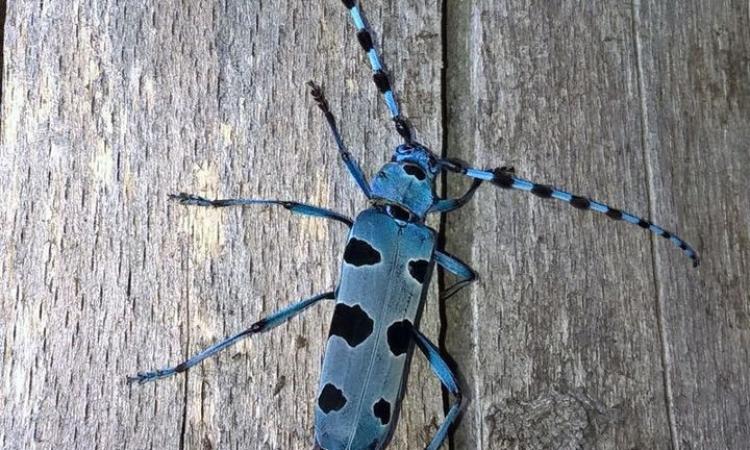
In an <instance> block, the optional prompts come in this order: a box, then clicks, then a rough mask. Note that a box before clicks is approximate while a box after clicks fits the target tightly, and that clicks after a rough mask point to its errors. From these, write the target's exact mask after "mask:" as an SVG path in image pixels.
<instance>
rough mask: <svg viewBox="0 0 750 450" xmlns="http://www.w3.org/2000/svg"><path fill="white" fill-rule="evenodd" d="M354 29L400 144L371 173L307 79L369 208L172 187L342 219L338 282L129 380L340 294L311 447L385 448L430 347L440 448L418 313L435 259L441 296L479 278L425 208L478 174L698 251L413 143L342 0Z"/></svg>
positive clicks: (434, 355) (594, 205)
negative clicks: (439, 184) (440, 239)
mask: <svg viewBox="0 0 750 450" xmlns="http://www.w3.org/2000/svg"><path fill="white" fill-rule="evenodd" d="M343 3H344V6H345V7H346V8H347V9H348V10H349V13H350V15H351V18H352V20H353V22H354V26H355V27H356V29H357V39H358V41H359V43H360V45H361V46H362V48H363V50H364V51H365V53H366V54H367V57H368V59H369V62H370V65H371V67H372V70H373V81H374V82H375V85H376V86H377V88H378V90H379V91H380V93H381V94H382V96H383V98H384V100H385V103H386V105H387V107H388V110H389V113H390V116H391V119H392V120H393V123H394V125H395V129H396V131H397V132H398V134H399V135H400V136H401V138H403V141H404V142H403V144H401V145H399V146H398V147H396V149H395V151H394V152H393V156H392V158H391V161H390V162H388V163H387V164H385V165H384V166H383V167H382V168H381V169H380V170H379V171H378V173H377V174H376V175H375V177H374V178H373V180H372V181H371V182H368V180H367V177H366V176H365V174H364V172H363V171H362V169H361V168H360V166H359V164H358V163H357V161H356V160H355V159H354V158H353V156H352V155H351V153H349V151H348V150H347V148H346V146H345V144H344V142H343V140H342V138H341V135H340V133H339V130H338V127H337V125H336V120H335V118H334V116H333V114H332V113H331V111H330V108H329V105H328V102H327V100H326V98H325V96H324V94H323V91H322V89H321V88H320V87H319V86H317V85H315V84H314V83H312V82H310V83H309V85H310V88H311V90H310V94H311V95H312V97H313V99H314V100H315V102H316V104H317V106H318V107H319V108H320V110H321V111H322V112H323V115H324V117H325V119H326V121H327V123H328V126H329V128H330V131H331V133H332V135H333V139H334V141H335V143H336V146H337V148H338V151H339V155H340V156H341V159H342V160H343V162H344V164H345V165H346V167H347V169H348V171H349V173H350V174H351V176H352V178H354V181H355V182H356V184H357V185H358V186H359V188H360V190H361V191H362V193H363V194H364V195H365V196H366V197H367V199H368V201H369V203H370V206H369V207H368V208H367V209H365V210H364V211H362V212H361V213H359V215H358V216H357V217H356V219H355V220H354V221H352V220H351V219H349V218H348V217H346V216H344V215H342V214H339V213H337V212H334V211H330V210H327V209H324V208H320V207H317V206H312V205H307V204H303V203H297V202H292V201H282V200H258V199H221V200H209V199H206V198H203V197H199V196H196V195H191V194H185V193H180V194H176V195H170V198H171V199H172V200H175V201H177V202H179V203H181V204H183V205H191V206H204V207H227V206H249V205H275V206H282V207H284V208H286V209H287V210H289V211H291V212H292V213H296V214H300V215H307V216H314V217H319V218H326V219H331V220H335V221H338V222H342V223H344V224H346V225H347V226H348V227H349V228H350V231H349V236H348V240H347V244H346V248H345V250H344V256H343V262H342V265H341V276H340V280H339V285H338V287H337V288H336V289H335V290H334V291H330V292H325V293H323V294H319V295H315V296H313V297H310V298H307V299H304V300H302V301H300V302H298V303H295V304H293V305H291V306H288V307H286V308H284V309H281V310H280V311H278V312H276V313H274V314H271V315H270V316H268V317H266V318H263V319H261V320H259V321H257V322H256V323H254V324H252V325H251V326H250V328H248V329H246V330H244V331H242V332H240V333H238V334H236V335H234V336H231V337H229V338H227V339H226V340H224V341H221V342H219V343H217V344H214V345H213V346H211V347H209V348H207V349H205V350H203V351H202V352H200V353H198V354H196V355H194V356H192V357H191V358H189V359H188V360H186V361H184V362H183V363H181V364H179V365H177V366H175V367H171V368H167V369H160V370H155V371H152V372H139V373H138V374H137V375H136V376H134V377H128V379H129V380H130V381H138V382H141V383H143V382H147V381H153V380H157V379H160V378H165V377H168V376H171V375H174V374H176V373H179V372H184V371H186V370H187V369H189V368H190V367H192V366H194V365H196V364H198V363H200V362H201V361H203V360H204V359H206V358H208V357H210V356H212V355H214V354H216V353H217V352H219V351H221V350H223V349H225V348H227V347H229V346H231V345H233V344H234V343H236V342H237V341H239V340H241V339H243V338H245V337H248V336H251V335H253V334H257V333H262V332H265V331H268V330H270V329H272V328H275V327H277V326H278V325H281V324H283V323H284V322H286V321H287V320H289V319H291V318H292V317H294V316H296V315H298V314H299V313H301V312H302V311H304V310H306V309H307V308H309V307H311V306H313V305H315V304H317V303H319V302H320V301H322V300H335V302H336V305H335V309H334V314H333V318H332V321H331V326H330V332H329V338H328V341H327V344H326V350H325V357H324V359H323V366H322V370H321V379H320V388H319V390H318V395H317V400H316V403H317V404H316V408H315V446H316V448H318V449H324V450H345V449H347V450H377V449H383V448H385V447H386V446H387V445H388V443H389V441H390V439H391V437H392V436H393V431H394V430H395V425H396V422H397V419H398V415H399V411H400V406H401V400H402V398H403V395H404V388H405V380H406V376H407V374H408V370H409V362H410V359H411V356H412V352H413V350H414V347H415V344H416V347H417V348H419V350H420V351H421V352H422V353H423V354H424V355H425V356H426V357H427V359H428V361H429V363H430V366H431V368H432V370H433V372H434V373H435V375H436V376H437V377H438V378H439V379H440V381H441V383H442V384H443V386H444V387H445V388H446V389H447V391H448V392H450V393H451V394H452V395H453V403H452V405H451V407H450V409H449V411H448V413H447V415H446V417H445V420H444V421H443V423H442V424H441V425H440V427H439V428H438V430H437V432H436V433H435V436H434V437H433V438H432V440H431V441H430V443H429V444H428V446H427V449H428V450H436V449H438V448H439V447H440V446H441V445H442V444H443V443H444V442H445V440H446V438H447V436H448V432H449V430H450V429H451V427H452V426H453V425H454V424H455V422H456V420H457V418H458V415H459V413H460V411H461V407H462V405H463V402H462V395H461V388H460V386H459V383H458V381H457V377H456V375H455V374H454V373H453V371H452V370H451V368H450V367H449V366H448V364H447V363H446V360H445V358H444V357H443V356H442V355H441V353H440V351H439V350H438V348H437V347H436V346H435V345H434V344H433V343H432V342H431V341H430V340H429V339H428V338H427V337H426V336H425V335H424V334H422V333H421V332H420V331H419V318H420V313H421V310H422V307H423V304H424V300H425V297H426V293H427V287H428V285H429V282H430V278H431V275H432V272H433V270H434V266H435V264H437V265H439V266H440V267H442V268H443V269H445V270H447V271H448V272H451V273H452V274H454V275H456V276H457V277H458V280H459V281H458V282H456V283H455V284H454V285H453V286H451V287H450V288H448V289H447V290H446V291H445V292H444V293H443V294H442V295H443V296H444V297H450V296H452V295H453V294H455V293H456V292H457V291H458V290H460V289H461V288H463V287H465V286H466V285H468V284H469V283H471V282H472V281H474V280H476V278H477V275H476V273H475V271H474V270H473V269H472V268H470V267H469V266H468V265H466V264H465V263H463V262H462V261H460V260H459V259H457V258H455V257H453V256H451V255H449V254H448V253H446V252H444V251H443V250H441V249H439V248H437V233H436V232H435V230H433V229H431V228H429V227H428V226H427V225H425V219H426V217H427V215H428V214H443V213H448V212H451V211H454V210H456V209H459V208H461V207H462V206H463V205H465V204H466V203H467V202H468V201H469V200H470V199H471V197H472V196H473V195H474V193H475V192H476V190H477V188H478V187H479V186H480V185H481V184H482V183H483V182H484V181H488V182H490V183H491V184H493V185H495V186H498V187H501V188H506V189H517V190H521V191H527V192H531V193H532V194H534V195H536V196H538V197H541V198H554V199H557V200H561V201H563V202H567V203H569V204H571V205H572V206H573V207H575V208H578V209H590V210H593V211H596V212H599V213H602V214H606V215H607V216H608V217H609V218H611V219H614V220H623V221H625V222H628V223H630V224H633V225H638V226H640V227H641V228H644V229H646V230H649V231H650V232H652V233H654V234H656V235H657V236H661V237H663V238H665V239H667V240H669V241H671V242H672V243H673V244H674V245H676V246H677V247H679V248H680V249H681V250H682V251H683V252H684V253H685V254H686V255H687V256H688V257H689V258H690V259H692V261H693V265H694V266H697V265H698V262H699V260H698V255H697V253H696V252H695V251H694V250H693V249H692V248H691V247H690V246H689V245H688V244H687V243H686V242H685V241H683V240H682V239H681V238H679V237H677V236H676V235H674V234H673V233H671V232H668V231H666V230H665V229H663V228H662V227H660V226H657V225H655V224H653V223H651V222H649V221H647V220H645V219H642V218H640V217H638V216H635V215H633V214H630V213H627V212H624V211H621V210H619V209H615V208H612V207H610V206H607V205H606V204H604V203H601V202H597V201H594V200H591V199H588V198H586V197H581V196H578V195H573V194H570V193H568V192H566V191H564V190H561V189H557V188H554V187H551V186H547V185H542V184H537V183H534V182H531V181H528V180H525V179H522V178H519V177H517V176H516V175H515V171H514V170H513V169H512V168H507V167H501V168H497V169H492V170H485V169H478V168H474V167H471V166H469V165H468V164H466V163H464V162H462V161H458V160H453V159H449V158H441V157H439V156H437V155H435V154H433V153H432V152H431V151H430V150H429V149H428V148H427V147H426V146H424V145H422V144H420V143H419V142H417V141H416V140H415V139H414V137H413V134H412V131H411V129H410V127H409V125H408V123H407V121H406V120H405V119H404V117H403V116H402V115H401V112H400V110H399V106H398V103H397V101H396V99H395V95H394V93H393V90H392V89H391V86H390V82H389V80H388V77H387V75H386V73H385V71H384V69H383V64H382V63H381V59H380V56H379V55H378V52H377V50H376V49H375V47H374V46H373V42H372V37H371V35H370V32H369V31H368V28H367V25H366V22H365V20H364V17H363V15H362V10H361V8H360V6H359V4H358V2H356V1H355V0H343ZM446 171H447V172H453V173H458V174H461V175H464V176H467V177H469V178H472V179H473V183H472V184H471V186H470V187H469V189H468V190H467V191H466V192H465V193H464V194H463V195H462V196H461V197H458V198H439V197H438V195H436V190H435V181H436V178H437V177H438V176H439V175H440V174H441V173H442V172H446Z"/></svg>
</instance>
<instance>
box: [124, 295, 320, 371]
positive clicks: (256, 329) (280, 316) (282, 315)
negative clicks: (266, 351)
mask: <svg viewBox="0 0 750 450" xmlns="http://www.w3.org/2000/svg"><path fill="white" fill-rule="evenodd" d="M334 298H335V293H334V292H333V291H331V292H326V293H323V294H318V295H316V296H314V297H310V298H307V299H305V300H302V301H300V302H298V303H294V304H292V305H290V306H287V307H286V308H283V309H281V310H279V311H277V312H275V313H274V314H271V315H270V316H267V317H265V318H263V319H261V320H259V321H257V322H255V323H254V324H252V325H251V326H250V328H248V329H246V330H244V331H241V332H239V333H237V334H235V335H234V336H231V337H229V338H227V339H225V340H223V341H221V342H218V343H216V344H214V345H212V346H210V347H208V348H207V349H205V350H203V351H201V352H200V353H197V354H195V355H193V356H192V357H190V358H189V359H187V360H185V361H183V362H182V363H180V364H178V365H176V366H174V367H169V368H166V369H158V370H154V371H151V372H138V373H137V374H136V375H135V376H128V377H127V380H128V383H132V382H138V383H147V382H149V381H156V380H159V379H162V378H167V377H170V376H172V375H176V374H178V373H180V372H184V371H186V370H188V369H189V368H191V367H193V366H195V365H197V364H200V363H201V362H202V361H203V360H204V359H206V358H209V357H211V356H213V355H215V354H216V353H219V352H220V351H222V350H224V349H225V348H227V347H230V346H232V345H234V344H236V343H237V342H239V341H240V340H242V339H244V338H246V337H248V336H251V335H253V334H258V333H263V332H266V331H268V330H270V329H273V328H276V327H277V326H279V325H281V324H283V323H284V322H286V321H288V320H289V319H291V318H292V317H294V316H296V315H297V314H299V313H301V312H302V311H304V310H306V309H307V308H309V307H310V306H312V305H314V304H316V303H318V302H319V301H321V300H333V299H334Z"/></svg>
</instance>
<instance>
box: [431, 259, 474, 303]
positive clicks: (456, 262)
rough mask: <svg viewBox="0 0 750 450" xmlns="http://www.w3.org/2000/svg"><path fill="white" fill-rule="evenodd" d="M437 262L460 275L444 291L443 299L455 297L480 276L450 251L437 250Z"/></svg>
mask: <svg viewBox="0 0 750 450" xmlns="http://www.w3.org/2000/svg"><path fill="white" fill-rule="evenodd" d="M435 263H437V264H438V265H439V266H440V267H442V268H443V269H445V270H447V271H448V272H450V273H452V274H454V275H456V276H458V277H459V280H458V281H457V282H455V283H454V284H453V285H452V286H450V287H449V288H448V289H446V290H445V292H443V293H442V295H441V298H442V299H443V300H447V299H449V298H451V297H453V296H454V295H456V293H457V292H458V291H460V290H461V289H463V288H465V287H466V286H468V285H469V284H471V283H473V282H474V281H476V280H477V279H478V278H479V275H477V273H476V272H475V271H474V269H472V268H471V267H469V265H468V264H466V263H465V262H463V261H461V260H460V259H458V258H456V257H455V256H453V255H449V254H448V253H445V252H441V251H435Z"/></svg>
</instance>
